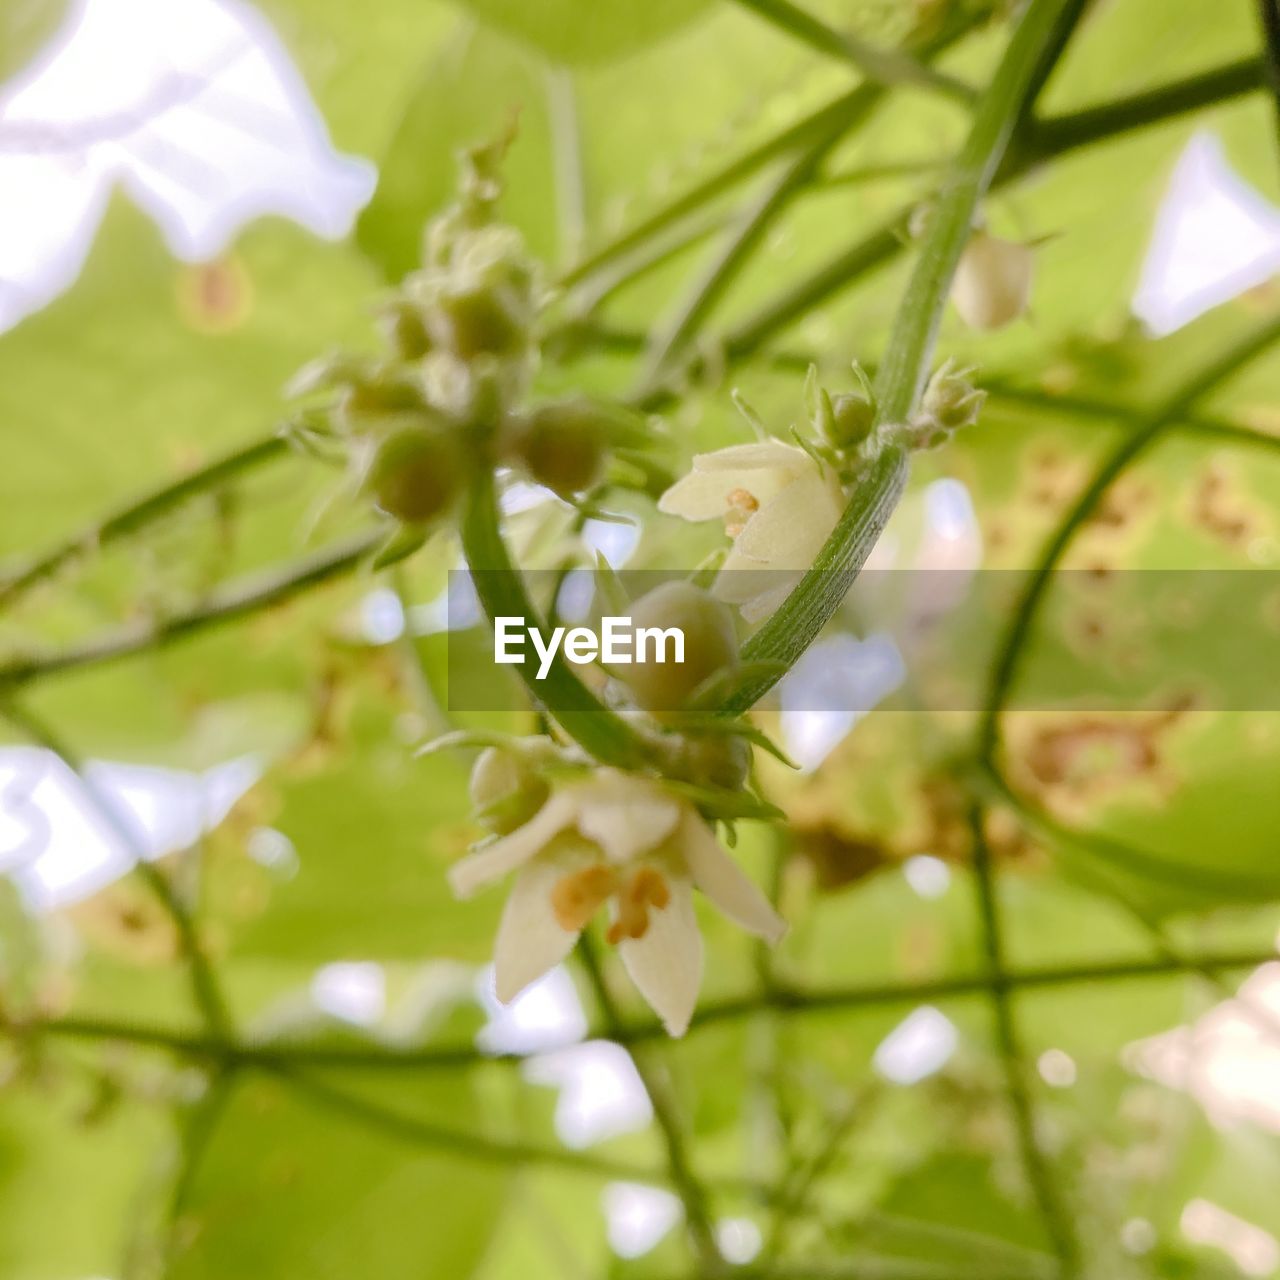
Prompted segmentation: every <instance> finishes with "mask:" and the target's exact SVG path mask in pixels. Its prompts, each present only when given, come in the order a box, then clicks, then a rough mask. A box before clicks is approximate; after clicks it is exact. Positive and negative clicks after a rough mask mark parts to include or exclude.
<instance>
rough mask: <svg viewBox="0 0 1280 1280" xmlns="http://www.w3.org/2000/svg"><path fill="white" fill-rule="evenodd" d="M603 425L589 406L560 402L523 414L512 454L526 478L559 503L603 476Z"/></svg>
mask: <svg viewBox="0 0 1280 1280" xmlns="http://www.w3.org/2000/svg"><path fill="white" fill-rule="evenodd" d="M606 442H607V424H606V422H605V420H604V418H603V417H602V414H601V412H600V410H599V409H598V408H597V407H596V406H595V405H594V404H592V402H591V401H590V400H586V399H576V400H561V401H558V402H556V403H555V404H548V405H543V406H542V407H541V408H540V409H535V410H533V411H532V412H531V413H529V414H527V415H526V416H525V417H524V418H523V419H522V420H521V421H520V423H519V425H518V427H517V429H516V436H515V442H514V448H515V452H516V455H517V457H518V458H519V460H520V462H521V463H522V464H523V466H524V467H525V469H526V470H527V471H528V472H529V475H530V476H531V477H532V478H533V479H534V480H536V481H537V482H538V483H539V484H543V485H546V487H547V488H548V489H550V490H551V491H552V492H553V493H558V494H560V495H561V497H567V496H569V495H570V494H575V493H582V492H583V491H584V490H586V489H590V488H591V487H592V486H593V485H594V484H596V483H597V482H598V481H599V480H600V477H601V475H602V474H603V473H604V463H605V446H606Z"/></svg>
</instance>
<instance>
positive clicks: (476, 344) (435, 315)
mask: <svg viewBox="0 0 1280 1280" xmlns="http://www.w3.org/2000/svg"><path fill="white" fill-rule="evenodd" d="M426 325H427V333H428V334H429V336H430V338H431V339H432V341H433V342H434V343H436V344H437V345H438V346H441V347H445V348H447V349H448V350H449V351H452V352H453V353H454V354H455V355H456V356H458V357H459V358H461V359H463V360H474V359H475V358H476V357H477V356H480V355H495V356H513V355H520V354H522V353H523V352H524V351H525V349H526V348H527V347H528V344H529V321H528V317H527V314H526V309H525V308H524V307H523V306H522V305H521V300H520V299H519V298H518V297H517V296H516V295H515V293H514V292H513V291H512V290H511V289H509V288H508V287H506V286H504V285H477V286H475V287H468V288H465V289H457V290H452V291H450V292H447V293H445V294H443V295H442V296H441V297H440V298H439V299H438V300H437V302H436V304H435V306H433V307H432V308H430V310H428V312H427V318H426Z"/></svg>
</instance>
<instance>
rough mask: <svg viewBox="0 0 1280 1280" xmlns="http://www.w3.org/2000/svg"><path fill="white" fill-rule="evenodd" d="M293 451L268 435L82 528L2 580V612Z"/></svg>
mask: <svg viewBox="0 0 1280 1280" xmlns="http://www.w3.org/2000/svg"><path fill="white" fill-rule="evenodd" d="M288 451H289V443H288V441H287V440H285V439H284V438H283V437H281V436H279V435H270V436H266V437H264V438H263V439H261V440H254V441H251V442H250V443H249V444H247V445H244V446H242V447H241V448H239V449H236V450H234V451H232V452H231V453H228V454H224V455H223V456H222V457H221V458H218V459H216V460H215V461H214V462H211V463H209V464H208V465H207V466H204V467H201V468H200V470H198V471H193V472H191V473H190V474H189V475H185V476H183V477H182V478H181V479H180V480H176V481H174V482H173V483H172V484H166V485H162V486H161V487H160V488H158V489H152V490H150V491H149V492H147V493H144V494H143V495H141V496H140V497H138V498H135V499H134V500H133V501H131V502H129V503H128V504H126V505H125V506H123V507H121V508H120V509H119V510H117V511H114V512H112V513H111V514H110V515H107V516H104V517H103V518H102V519H101V520H99V521H98V522H97V523H96V524H92V525H90V526H89V527H88V528H86V529H82V530H81V531H80V532H79V533H77V534H75V535H73V536H72V537H70V538H68V539H67V540H66V541H65V542H62V543H59V544H58V546H56V547H54V548H53V549H52V550H50V551H48V552H46V553H45V554H44V555H43V556H41V557H40V558H39V559H38V560H34V561H32V563H31V564H29V565H27V567H26V568H24V569H22V570H20V571H19V572H18V573H16V574H14V575H13V576H12V577H10V578H7V579H5V580H4V581H0V608H5V607H7V606H9V605H11V604H13V602H14V601H15V600H17V598H18V597H19V596H20V595H23V594H24V593H25V592H27V591H29V590H30V589H31V588H32V587H34V586H35V585H36V584H37V583H39V582H43V581H44V580H45V579H46V578H51V577H52V576H53V575H54V574H55V573H57V572H58V570H59V569H61V568H62V567H63V566H64V565H66V564H68V563H69V562H70V561H72V560H74V559H76V558H77V557H78V556H82V555H85V554H87V553H88V552H90V551H100V550H101V549H102V548H103V547H105V546H107V545H108V544H109V543H112V542H116V541H118V540H119V539H120V538H123V537H124V536H125V535H127V534H130V533H133V532H134V531H136V530H138V529H141V528H143V527H144V526H145V525H148V524H150V523H151V522H152V521H154V520H156V519H158V518H159V517H160V516H163V515H166V514H168V512H170V511H172V510H173V509H174V508H175V507H178V506H181V505H182V503H184V502H189V501H190V500H191V499H192V498H194V497H196V496H198V495H200V494H203V493H208V492H209V491H210V490H211V489H216V488H218V487H219V486H220V485H223V484H226V483H227V482H228V481H229V480H233V479H236V478H238V477H239V476H241V475H243V474H244V473H245V472H247V471H252V470H254V469H256V468H257V467H260V466H262V465H263V463H266V462H271V461H273V460H274V459H276V458H280V457H283V456H284V454H286V453H287V452H288Z"/></svg>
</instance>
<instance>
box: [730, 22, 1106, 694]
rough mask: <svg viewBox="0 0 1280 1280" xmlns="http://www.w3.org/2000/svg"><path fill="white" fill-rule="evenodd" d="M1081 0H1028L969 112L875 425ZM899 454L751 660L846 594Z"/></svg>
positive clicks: (914, 393) (891, 401) (853, 505)
mask: <svg viewBox="0 0 1280 1280" xmlns="http://www.w3.org/2000/svg"><path fill="white" fill-rule="evenodd" d="M1081 3H1083V0H1033V3H1032V5H1031V7H1030V8H1029V9H1028V10H1027V11H1026V14H1025V15H1024V17H1023V18H1022V20H1021V22H1020V23H1019V24H1018V27H1017V29H1016V30H1015V32H1014V34H1013V37H1012V38H1011V39H1010V41H1009V45H1008V47H1007V48H1006V50H1005V54H1004V57H1003V58H1002V59H1001V62H1000V66H999V68H998V70H997V71H996V74H995V78H994V79H993V80H992V82H991V87H990V89H989V90H988V91H987V93H986V94H985V95H984V96H983V99H982V101H981V103H980V104H979V106H978V108H977V110H976V111H975V112H974V117H973V124H972V127H971V129H970V132H969V138H968V140H967V141H966V143H965V145H964V147H963V148H962V149H961V152H960V155H959V157H958V158H957V160H956V163H955V166H954V168H953V170H952V172H951V174H950V176H949V178H948V180H947V182H946V184H945V188H944V194H943V195H942V197H941V198H940V200H939V201H938V204H937V207H936V208H935V210H934V213H933V217H932V223H931V226H930V229H929V232H928V234H927V236H926V237H925V240H924V243H923V244H922V246H921V249H920V257H919V260H918V262H917V264H916V268H915V271H914V272H913V273H912V276H911V280H910V283H909V284H908V285H907V291H906V294H905V295H904V297H903V300H902V304H901V306H900V308H899V310H898V316H897V319H896V320H895V322H894V326H893V332H892V334H891V335H890V339H889V353H888V355H887V357H886V358H885V361H884V363H883V364H882V365H881V366H880V368H879V370H878V372H877V375H876V398H877V405H876V422H877V425H891V424H894V423H902V422H906V421H907V419H908V418H909V417H910V415H911V414H912V412H913V411H914V409H915V406H916V401H917V399H918V398H919V394H920V390H921V388H922V386H923V384H924V380H925V378H926V376H927V375H928V372H929V366H930V364H931V362H932V359H933V347H934V341H935V338H936V335H937V329H938V324H939V322H940V320H941V317H942V310H943V307H944V306H945V305H946V302H947V295H948V292H949V290H950V286H951V277H952V274H953V273H954V271H955V268H956V264H957V262H958V261H959V259H960V253H961V251H962V250H963V249H964V246H965V243H966V241H967V240H968V237H969V232H970V228H971V226H972V223H973V217H974V213H975V210H976V209H977V206H978V203H979V201H980V200H981V199H982V197H983V195H984V194H985V193H986V189H987V186H988V185H989V184H990V181H991V179H992V177H993V176H994V174H995V171H996V168H997V167H998V165H999V164H1000V161H1001V159H1002V158H1003V156H1004V152H1005V147H1006V146H1007V145H1008V141H1009V138H1010V137H1011V136H1012V133H1013V129H1014V126H1015V124H1016V123H1017V121H1018V119H1019V118H1020V116H1021V114H1022V110H1023V107H1024V105H1025V97H1026V95H1027V94H1028V93H1029V92H1031V89H1032V87H1033V85H1035V84H1038V83H1039V81H1040V79H1041V78H1042V75H1043V71H1044V66H1043V64H1044V62H1045V59H1046V57H1048V56H1049V53H1050V52H1052V53H1054V54H1056V53H1057V52H1058V51H1060V49H1061V32H1062V29H1063V28H1064V27H1065V28H1067V29H1069V28H1070V27H1071V26H1072V25H1073V24H1074V21H1075V18H1076V15H1077V12H1078V9H1079V6H1080V5H1081ZM906 476H907V457H906V452H905V451H904V450H903V449H901V448H899V447H897V446H889V447H886V448H885V449H884V450H883V451H882V453H881V454H880V456H879V458H877V459H876V460H875V462H874V463H873V464H872V467H871V469H870V470H869V472H868V474H867V475H866V477H865V478H864V479H863V480H862V481H861V482H860V483H859V484H858V485H857V487H856V488H855V491H854V494H853V497H852V498H851V499H850V502H849V506H848V507H847V509H846V510H845V513H844V515H843V516H842V517H841V519H840V521H839V523H838V524H837V525H836V527H835V529H834V530H833V531H832V533H831V535H830V537H828V539H827V541H826V542H825V543H824V544H823V547H822V549H821V550H820V551H819V552H818V555H817V557H816V558H815V560H814V563H813V565H812V567H811V568H810V569H809V570H808V572H807V573H805V575H804V576H803V578H801V580H800V582H799V583H798V584H797V586H796V587H795V589H794V590H793V591H792V592H791V594H790V595H789V596H788V597H787V599H786V600H785V601H783V603H782V605H781V606H780V607H779V608H778V610H777V611H776V612H775V613H774V614H773V616H772V617H771V618H770V619H769V620H768V622H767V623H766V624H765V625H764V626H763V627H761V629H760V630H759V631H758V632H757V633H756V634H755V635H754V636H753V637H752V639H751V642H750V644H748V645H747V646H745V647H744V650H743V657H744V658H746V659H748V660H751V661H761V660H763V661H777V662H782V663H785V664H786V665H787V666H788V667H790V666H791V665H792V664H794V662H795V661H796V659H797V658H798V657H799V656H800V654H801V653H803V652H804V650H805V649H806V648H808V646H809V645H810V644H812V643H813V641H814V640H815V639H816V638H817V636H818V634H819V633H820V632H821V630H822V628H823V627H824V626H825V625H826V624H827V622H828V621H830V619H831V617H832V615H833V614H834V613H835V611H836V610H837V609H838V608H839V607H840V605H841V603H842V602H843V601H844V598H845V596H846V595H847V594H848V591H849V587H850V586H851V585H852V583H853V580H854V578H855V577H856V576H857V574H858V572H859V571H860V569H861V568H862V565H863V563H864V562H865V560H866V557H867V556H868V555H869V554H870V551H871V548H872V546H874V544H875V540H876V538H878V537H879V534H880V532H881V530H882V529H883V528H884V525H885V523H886V522H887V521H888V518H889V515H890V514H891V513H892V511H893V509H894V507H895V506H896V505H897V501H898V498H899V496H900V495H901V493H902V489H903V487H904V485H905V484H906ZM776 679H777V676H776V675H775V676H772V677H769V676H765V677H762V678H761V679H760V680H759V681H757V682H756V684H755V685H754V686H753V687H752V688H751V689H748V690H744V691H743V693H742V696H741V697H740V698H739V699H736V700H735V703H734V705H733V706H731V707H730V708H727V710H729V711H732V712H740V711H742V710H744V709H745V707H746V706H749V705H750V703H751V701H754V700H755V699H756V698H759V697H760V696H761V695H762V694H763V693H764V692H765V691H766V690H767V689H768V688H769V687H770V685H772V684H773V683H774V681H775V680H776Z"/></svg>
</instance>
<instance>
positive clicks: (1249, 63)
mask: <svg viewBox="0 0 1280 1280" xmlns="http://www.w3.org/2000/svg"><path fill="white" fill-rule="evenodd" d="M1261 84H1262V66H1261V63H1260V62H1259V61H1258V60H1257V59H1256V58H1255V59H1247V60H1244V61H1240V62H1231V63H1228V64H1226V65H1225V66H1222V67H1215V68H1214V69H1213V70H1211V71H1205V72H1201V73H1199V74H1197V75H1194V76H1189V77H1187V78H1186V79H1185V80H1177V81H1174V82H1173V83H1172V84H1169V85H1164V86H1162V87H1161V88H1158V89H1151V90H1148V91H1146V92H1144V93H1139V94H1134V95H1132V96H1131V97H1128V98H1120V99H1118V100H1116V101H1115V102H1111V103H1108V104H1106V105H1105V106H1102V107H1093V108H1088V109H1086V110H1083V111H1076V112H1072V113H1070V114H1068V115H1063V116H1057V117H1051V118H1050V119H1048V120H1042V121H1034V120H1032V121H1028V122H1027V123H1026V125H1025V127H1024V129H1023V131H1022V133H1021V134H1020V135H1019V137H1018V140H1017V145H1016V146H1015V147H1014V148H1012V149H1011V150H1010V151H1009V153H1008V154H1007V155H1006V156H1005V158H1004V161H1003V163H1002V165H1001V167H1000V168H999V169H998V171H997V173H996V175H995V177H994V178H993V180H992V182H991V189H992V190H996V189H999V188H1001V187H1004V186H1007V185H1009V184H1010V183H1012V182H1013V181H1015V180H1016V179H1018V178H1021V177H1023V176H1024V175H1025V174H1027V173H1028V172H1030V171H1031V170H1032V169H1034V168H1035V167H1037V166H1039V165H1041V164H1045V163H1047V162H1048V161H1050V160H1056V159H1059V158H1061V157H1062V156H1064V155H1066V154H1067V153H1068V152H1071V151H1075V150H1078V149H1080V148H1083V147H1087V146H1090V145H1092V144H1094V143H1099V142H1105V141H1109V140H1111V139H1113V138H1116V137H1119V136H1120V135H1122V134H1125V133H1128V132H1131V131H1133V130H1135V129H1142V128H1148V127H1150V126H1152V125H1157V124H1161V123H1163V122H1165V121H1167V120H1171V119H1174V118H1175V117H1177V116H1180V115H1185V114H1187V113H1188V112H1192V111H1197V110H1199V109H1201V108H1202V107H1205V106H1209V105H1212V104H1215V103H1219V102H1225V101H1227V100H1229V99H1231V98H1236V97H1240V96H1241V95H1243V94H1246V93H1251V92H1253V91H1255V90H1257V89H1258V88H1259V87H1260V86H1261ZM1032 87H1034V86H1033V85H1028V90H1030V89H1031V88H1032ZM917 203H918V202H917V201H913V202H912V203H910V204H908V205H905V206H904V207H903V208H902V209H900V210H899V211H898V212H897V213H894V214H892V215H890V216H889V217H888V218H886V219H885V220H884V222H882V223H881V224H880V226H879V227H877V228H875V229H874V230H873V231H871V232H869V233H868V234H867V235H866V236H864V237H863V238H862V239H861V240H859V241H857V242H856V243H855V244H853V245H851V246H850V247H849V248H847V249H844V250H842V251H841V252H840V253H838V254H837V255H836V256H835V257H834V258H833V259H831V261H829V262H828V263H826V264H825V265H823V266H821V267H819V268H817V269H816V270H815V271H814V272H813V273H812V274H811V275H809V276H807V277H805V278H804V279H802V280H799V281H797V282H796V283H794V284H792V285H789V286H788V287H787V288H786V289H784V290H783V291H782V292H780V293H779V294H778V295H777V296H776V297H775V298H773V299H772V300H771V301H768V302H766V303H764V304H763V305H762V306H761V307H760V308H759V309H758V310H757V311H756V312H754V313H753V314H752V315H750V316H748V317H747V319H745V320H744V321H742V323H741V324H739V325H738V326H737V327H736V328H735V329H733V330H732V331H731V332H730V333H729V334H728V336H727V337H726V339H725V342H724V351H725V355H726V357H727V358H728V359H730V360H743V359H746V358H747V357H748V356H751V355H754V354H755V352H757V351H758V350H759V349H760V348H761V347H762V346H763V345H764V344H765V343H766V342H768V341H769V340H770V339H771V338H772V337H773V336H774V335H775V334H776V333H778V332H779V331H781V330H782V329H784V328H786V327H787V325H789V324H791V323H792V322H793V321H795V320H797V319H799V318H800V317H802V316H804V315H807V314H808V313H809V312H810V311H812V310H813V309H814V308H815V307H817V306H819V305H821V304H822V303H824V302H826V301H827V300H828V299H829V298H831V297H832V296H833V295H834V294H836V293H838V292H840V291H841V290H843V289H845V288H848V287H849V286H850V285H852V284H854V283H855V282H856V281H858V280H860V279H861V278H862V277H863V276H865V275H867V274H869V273H870V272H871V271H873V270H874V269H875V268H877V267H879V266H882V265H883V264H884V263H886V262H888V261H889V260H890V259H892V258H893V257H895V256H896V255H897V254H898V253H900V252H901V251H902V249H903V248H904V247H905V246H906V245H907V244H908V243H909V242H910V236H909V222H910V219H911V215H912V213H913V212H914V210H915V208H916V205H917Z"/></svg>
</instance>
